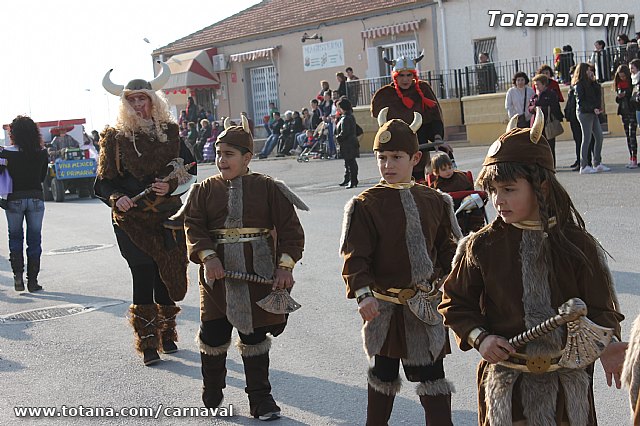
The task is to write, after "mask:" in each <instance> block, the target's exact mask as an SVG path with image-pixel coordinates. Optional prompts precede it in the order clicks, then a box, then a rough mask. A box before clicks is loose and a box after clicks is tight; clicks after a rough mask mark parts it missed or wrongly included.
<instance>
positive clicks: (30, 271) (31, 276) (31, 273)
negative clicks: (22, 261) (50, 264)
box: [27, 257, 42, 293]
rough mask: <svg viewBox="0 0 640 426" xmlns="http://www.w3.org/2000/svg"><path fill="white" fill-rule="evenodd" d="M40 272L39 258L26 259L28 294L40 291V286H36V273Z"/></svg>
mask: <svg viewBox="0 0 640 426" xmlns="http://www.w3.org/2000/svg"><path fill="white" fill-rule="evenodd" d="M39 272H40V258H39V257H38V258H36V257H29V258H27V290H29V292H30V293H33V292H34V291H39V290H42V286H40V285H38V273H39Z"/></svg>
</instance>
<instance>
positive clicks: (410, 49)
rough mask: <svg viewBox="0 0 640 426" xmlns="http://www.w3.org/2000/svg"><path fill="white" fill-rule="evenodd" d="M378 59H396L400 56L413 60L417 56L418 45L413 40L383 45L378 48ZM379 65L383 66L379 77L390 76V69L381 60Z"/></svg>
mask: <svg viewBox="0 0 640 426" xmlns="http://www.w3.org/2000/svg"><path fill="white" fill-rule="evenodd" d="M379 50H380V58H381V59H382V58H387V59H398V58H400V57H402V56H404V57H405V58H411V59H413V58H415V57H417V56H418V43H417V42H416V41H415V40H410V41H405V42H402V43H394V44H385V45H384V46H380V48H379ZM380 64H381V65H382V66H384V70H382V71H384V72H383V73H382V74H381V75H391V67H390V66H389V65H387V63H386V62H384V61H383V60H381V61H380Z"/></svg>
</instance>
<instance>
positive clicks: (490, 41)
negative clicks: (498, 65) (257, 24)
mask: <svg viewBox="0 0 640 426" xmlns="http://www.w3.org/2000/svg"><path fill="white" fill-rule="evenodd" d="M481 53H488V54H489V62H498V52H497V50H496V38H495V37H493V38H485V39H482V40H474V41H473V62H474V63H476V64H477V63H478V62H479V61H478V55H480V54H481Z"/></svg>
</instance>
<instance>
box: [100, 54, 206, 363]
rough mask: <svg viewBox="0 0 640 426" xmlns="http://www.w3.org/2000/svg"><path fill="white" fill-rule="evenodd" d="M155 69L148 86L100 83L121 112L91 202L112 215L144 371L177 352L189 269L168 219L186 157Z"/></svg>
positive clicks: (108, 133)
mask: <svg viewBox="0 0 640 426" xmlns="http://www.w3.org/2000/svg"><path fill="white" fill-rule="evenodd" d="M161 66H162V69H161V73H160V74H159V75H158V76H157V77H156V78H155V79H154V80H152V81H150V82H147V81H145V80H140V79H136V80H131V81H130V82H129V83H128V84H127V85H126V86H121V85H116V84H114V83H112V82H111V79H110V74H111V70H110V71H109V72H107V74H106V75H105V76H104V79H103V81H102V84H103V86H104V88H105V89H106V90H107V91H108V92H110V93H112V94H114V95H116V96H119V97H120V110H119V112H118V121H117V123H116V125H115V126H113V127H107V128H106V129H105V130H104V132H103V133H102V135H101V140H100V158H99V161H98V173H97V178H96V184H95V192H96V195H97V196H98V197H99V198H100V199H101V200H102V201H104V202H105V203H106V204H107V205H108V206H109V207H111V209H112V221H113V229H114V231H115V235H116V240H117V241H118V246H119V247H120V253H121V254H122V257H124V258H125V260H126V261H127V263H128V265H129V269H130V270H131V275H132V278H133V304H132V305H131V307H130V309H129V314H130V316H129V319H130V322H131V325H132V326H133V328H134V334H135V348H136V350H137V351H138V352H140V353H142V355H143V359H144V364H145V365H149V364H153V363H155V362H157V361H159V360H160V357H159V356H158V350H160V351H162V352H164V353H172V352H175V351H177V350H178V348H177V346H176V344H175V342H176V341H177V339H178V335H177V333H176V315H177V314H178V312H179V311H180V308H179V307H177V306H176V304H175V302H176V301H179V300H182V299H183V298H184V296H185V294H186V291H187V265H188V263H189V262H188V259H187V253H186V243H185V240H184V232H183V227H182V224H181V223H178V222H171V221H168V218H169V217H170V216H171V215H173V214H174V213H176V212H177V211H178V210H179V209H180V207H181V205H182V202H181V201H180V194H181V193H184V192H186V190H187V189H188V185H189V184H190V183H192V182H194V181H195V176H192V175H189V174H186V173H185V169H184V167H183V165H184V163H191V162H192V161H194V160H193V157H192V155H191V153H190V152H189V150H188V148H187V147H186V146H185V145H184V144H183V143H181V141H180V137H179V129H178V125H177V124H176V123H175V122H174V120H173V118H172V117H171V116H170V114H169V108H168V105H167V102H166V100H165V98H164V96H163V95H162V93H160V92H156V91H157V90H160V89H161V88H162V86H163V85H164V84H165V83H166V82H167V80H168V79H169V76H170V74H171V73H170V71H169V67H168V66H167V65H166V64H164V63H162V64H161ZM189 173H191V174H193V175H194V174H195V173H196V170H195V168H192V169H191V170H190V171H189ZM145 190H147V191H146V192H145ZM143 193H144V195H138V194H143Z"/></svg>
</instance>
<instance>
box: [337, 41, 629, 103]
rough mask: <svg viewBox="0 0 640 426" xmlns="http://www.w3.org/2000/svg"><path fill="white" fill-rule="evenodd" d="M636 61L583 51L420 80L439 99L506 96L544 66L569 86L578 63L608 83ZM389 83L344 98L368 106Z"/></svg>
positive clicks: (614, 52)
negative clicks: (520, 78) (516, 81)
mask: <svg viewBox="0 0 640 426" xmlns="http://www.w3.org/2000/svg"><path fill="white" fill-rule="evenodd" d="M637 57H638V50H637V48H632V46H629V48H627V46H612V47H609V48H607V49H605V50H603V51H602V52H601V53H594V52H584V51H583V52H569V53H563V54H561V55H560V59H559V62H558V64H557V65H556V64H555V58H554V56H553V55H549V56H536V57H533V58H526V59H513V60H510V61H504V62H495V63H487V64H476V65H469V66H466V67H463V68H456V69H451V70H435V71H425V72H421V73H420V79H421V80H424V81H426V82H428V83H429V84H430V85H431V87H432V88H433V91H434V92H435V94H436V96H437V97H438V98H439V99H454V98H461V97H463V96H472V95H480V94H483V93H496V92H506V91H507V90H508V89H509V88H510V87H512V85H513V84H512V79H513V76H514V74H515V73H516V72H520V71H522V72H524V73H525V74H527V75H528V76H529V77H530V78H531V77H533V76H534V75H535V73H536V71H537V70H538V69H539V68H540V67H541V66H542V65H544V64H547V65H549V66H551V68H552V69H554V70H555V76H554V78H556V79H557V80H558V81H559V82H560V83H565V84H569V83H570V80H571V76H570V75H569V68H570V67H571V65H574V64H578V63H580V62H592V63H595V64H596V77H597V79H598V81H600V82H603V81H609V80H611V79H612V77H613V75H614V73H615V70H616V68H617V67H618V65H620V64H627V63H628V62H629V61H631V60H632V59H634V58H637ZM389 83H391V76H384V77H376V78H363V79H360V80H355V81H350V82H348V83H347V97H348V98H349V99H351V100H352V101H354V100H356V101H357V105H369V104H370V103H371V97H372V96H373V94H374V93H375V92H376V91H377V90H378V89H379V88H381V87H382V86H385V85H387V84H389Z"/></svg>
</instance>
